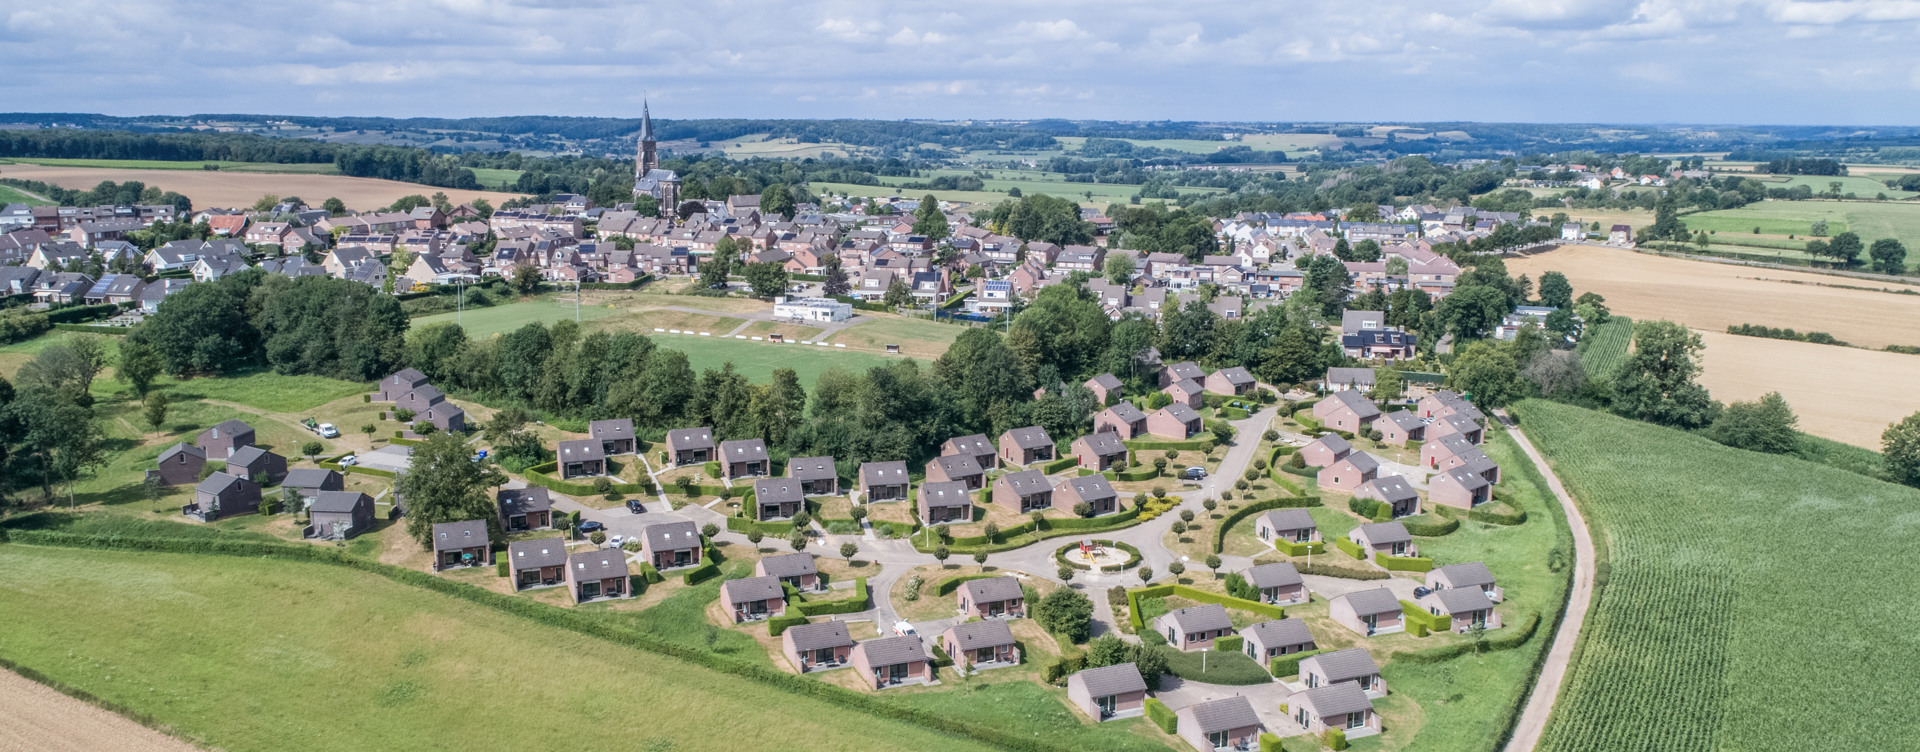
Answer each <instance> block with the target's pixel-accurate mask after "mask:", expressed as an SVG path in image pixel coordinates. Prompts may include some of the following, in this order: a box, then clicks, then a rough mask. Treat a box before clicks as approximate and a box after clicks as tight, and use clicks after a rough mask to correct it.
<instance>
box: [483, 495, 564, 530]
mask: <svg viewBox="0 0 1920 752" xmlns="http://www.w3.org/2000/svg"><path fill="white" fill-rule="evenodd" d="M493 500H494V504H495V506H497V507H498V508H499V510H500V512H499V513H500V529H501V530H505V531H507V532H509V533H518V532H522V531H526V530H548V529H551V528H552V527H553V496H552V495H550V494H548V493H547V489H545V488H542V487H540V486H528V487H526V488H503V489H500V490H499V491H495V492H494V494H493Z"/></svg>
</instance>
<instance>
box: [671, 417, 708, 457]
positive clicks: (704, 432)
mask: <svg viewBox="0 0 1920 752" xmlns="http://www.w3.org/2000/svg"><path fill="white" fill-rule="evenodd" d="M713 449H714V447H713V429H711V428H707V427H706V426H701V427H699V428H676V429H674V430H672V431H668V432H667V456H668V457H670V458H672V461H673V465H674V467H679V466H681V465H697V464H700V463H702V462H711V461H713V459H714V455H713Z"/></svg>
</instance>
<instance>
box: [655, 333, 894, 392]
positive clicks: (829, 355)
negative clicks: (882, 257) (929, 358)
mask: <svg viewBox="0 0 1920 752" xmlns="http://www.w3.org/2000/svg"><path fill="white" fill-rule="evenodd" d="M647 336H650V337H653V338H654V341H655V342H657V343H658V344H659V345H660V346H661V347H669V348H673V349H675V350H680V351H682V352H685V353H686V354H687V361H688V362H689V363H690V364H691V365H692V366H693V370H694V372H695V373H698V372H700V371H704V370H706V369H708V368H716V369H717V368H720V367H721V366H723V365H726V364H727V363H732V364H733V369H734V370H736V371H739V372H740V373H743V374H746V376H747V378H749V379H752V380H753V381H755V382H757V383H766V382H767V381H768V380H769V379H770V378H772V376H773V371H774V369H776V368H791V369H793V370H794V371H795V372H797V373H798V374H799V375H800V383H801V384H802V385H804V386H806V387H807V388H808V389H812V388H813V382H814V381H815V380H817V379H819V378H820V374H822V373H825V372H826V370H827V369H829V368H834V367H836V366H837V367H839V368H843V369H846V370H848V371H853V372H856V373H857V372H860V371H865V370H867V369H869V368H872V367H874V366H881V365H886V364H888V363H893V362H896V361H898V360H900V359H901V358H904V357H907V356H904V355H883V354H880V353H876V352H870V351H866V350H852V349H841V348H837V347H821V346H819V345H802V344H799V343H797V342H793V343H787V344H774V343H771V342H755V341H753V340H750V339H747V340H739V339H731V338H723V337H718V336H714V337H702V336H699V335H686V334H661V333H659V332H648V333H647ZM921 365H922V366H925V365H926V363H921Z"/></svg>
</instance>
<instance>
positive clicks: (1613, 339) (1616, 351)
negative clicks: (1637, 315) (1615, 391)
mask: <svg viewBox="0 0 1920 752" xmlns="http://www.w3.org/2000/svg"><path fill="white" fill-rule="evenodd" d="M1631 344H1633V319H1629V318H1627V317H1625V316H1613V317H1610V318H1608V319H1607V323H1604V324H1599V325H1596V326H1593V327H1591V328H1589V329H1587V331H1586V333H1585V334H1583V335H1581V340H1580V365H1581V367H1583V368H1585V369H1586V371H1587V378H1590V379H1608V378H1612V377H1613V372H1614V371H1617V370H1620V364H1621V363H1624V362H1626V359H1627V346H1628V345H1631Z"/></svg>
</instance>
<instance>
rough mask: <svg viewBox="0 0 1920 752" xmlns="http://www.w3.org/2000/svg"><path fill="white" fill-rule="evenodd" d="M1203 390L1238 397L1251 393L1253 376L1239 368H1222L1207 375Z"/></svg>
mask: <svg viewBox="0 0 1920 752" xmlns="http://www.w3.org/2000/svg"><path fill="white" fill-rule="evenodd" d="M1204 383H1205V388H1206V390H1207V391H1209V392H1213V393H1214V394H1226V395H1233V396H1239V395H1243V394H1246V393H1248V392H1251V391H1253V387H1254V383H1255V382H1254V379H1253V374H1251V373H1248V372H1247V369H1245V368H1242V367H1240V366H1234V367H1232V368H1222V369H1220V370H1218V371H1214V372H1213V373H1210V374H1207V380H1206V382H1204Z"/></svg>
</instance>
